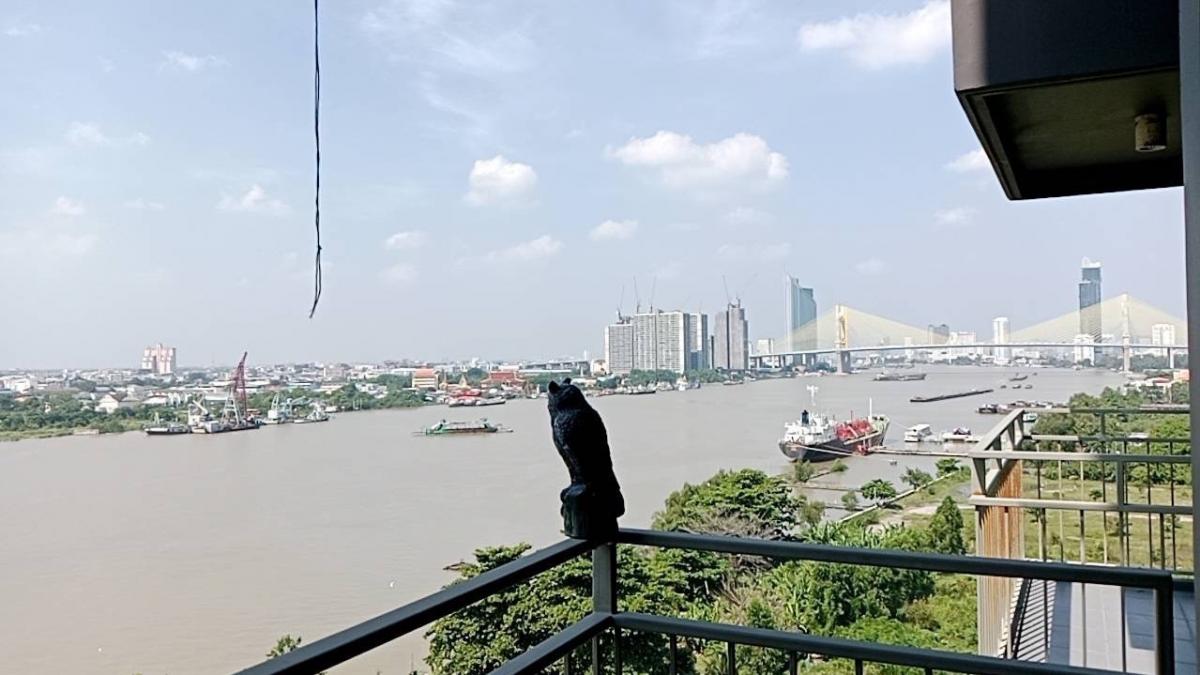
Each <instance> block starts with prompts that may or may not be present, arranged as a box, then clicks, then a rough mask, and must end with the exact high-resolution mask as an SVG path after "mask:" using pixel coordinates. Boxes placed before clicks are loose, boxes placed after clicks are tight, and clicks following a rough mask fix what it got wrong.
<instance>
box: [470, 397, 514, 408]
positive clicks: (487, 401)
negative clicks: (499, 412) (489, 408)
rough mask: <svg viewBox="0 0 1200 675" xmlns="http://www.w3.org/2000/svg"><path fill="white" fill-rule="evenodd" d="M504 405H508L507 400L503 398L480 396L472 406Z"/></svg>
mask: <svg viewBox="0 0 1200 675" xmlns="http://www.w3.org/2000/svg"><path fill="white" fill-rule="evenodd" d="M505 403H508V399H506V398H504V397H503V396H481V397H478V398H476V399H475V404H474V405H475V406H476V407H478V406H485V405H504V404H505Z"/></svg>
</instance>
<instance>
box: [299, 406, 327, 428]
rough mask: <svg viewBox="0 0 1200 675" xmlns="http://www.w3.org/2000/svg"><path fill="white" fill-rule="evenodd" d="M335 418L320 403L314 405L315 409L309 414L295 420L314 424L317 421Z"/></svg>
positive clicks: (300, 422)
mask: <svg viewBox="0 0 1200 675" xmlns="http://www.w3.org/2000/svg"><path fill="white" fill-rule="evenodd" d="M331 419H333V418H332V417H330V416H329V413H327V412H325V408H323V407H322V406H320V405H314V406H313V409H312V410H311V411H309V413H308V414H307V415H305V416H304V417H301V418H299V419H297V420H294V422H295V423H296V424H314V423H316V422H328V421H329V420H331Z"/></svg>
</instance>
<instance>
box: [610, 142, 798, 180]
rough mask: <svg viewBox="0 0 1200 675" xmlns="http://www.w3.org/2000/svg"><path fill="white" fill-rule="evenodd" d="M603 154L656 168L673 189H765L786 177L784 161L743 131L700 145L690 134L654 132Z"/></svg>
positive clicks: (627, 162) (785, 160)
mask: <svg viewBox="0 0 1200 675" xmlns="http://www.w3.org/2000/svg"><path fill="white" fill-rule="evenodd" d="M607 153H608V155H609V156H610V157H612V158H614V159H616V160H618V161H620V162H621V163H623V164H626V165H629V166H640V167H646V168H650V169H655V170H657V172H658V173H659V176H660V178H661V179H662V181H663V183H664V184H666V185H667V186H668V187H671V188H677V189H685V190H687V189H706V188H716V189H734V188H746V187H749V188H755V189H765V188H770V187H772V186H774V185H777V184H779V183H780V182H781V181H783V179H785V178H787V176H788V161H787V158H786V157H784V156H783V155H782V154H780V153H778V152H775V151H773V150H771V148H770V147H769V146H768V145H767V142H766V141H765V140H763V139H762V137H760V136H755V135H754V134H747V133H738V134H734V135H733V136H730V137H729V138H726V139H723V140H720V141H716V142H715V143H707V144H701V143H697V142H696V141H694V140H693V139H692V137H691V136H685V135H683V134H679V133H676V132H674V131H659V132H658V133H656V134H654V135H653V136H650V137H648V138H631V139H630V140H629V142H628V143H626V144H625V145H622V146H621V147H619V148H616V149H612V148H609V149H608V150H607Z"/></svg>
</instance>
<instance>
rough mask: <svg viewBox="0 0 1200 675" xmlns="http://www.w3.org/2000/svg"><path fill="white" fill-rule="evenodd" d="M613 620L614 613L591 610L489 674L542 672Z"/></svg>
mask: <svg viewBox="0 0 1200 675" xmlns="http://www.w3.org/2000/svg"><path fill="white" fill-rule="evenodd" d="M612 624H613V615H612V614H597V613H592V614H588V615H587V616H585V617H583V618H582V619H580V620H579V621H577V622H576V623H573V624H571V625H570V626H567V627H566V628H564V629H563V630H561V631H559V632H557V633H555V634H554V635H551V636H550V637H548V638H546V639H545V640H543V641H541V642H539V643H538V644H537V645H536V646H534V647H531V648H530V649H529V650H528V651H526V652H525V653H523V654H521V655H519V656H516V657H514V658H512V659H510V660H509V661H507V662H505V664H504V665H502V666H500V667H499V668H497V669H495V670H493V671H492V672H491V674H490V675H525V674H526V673H540V672H542V671H543V670H544V669H545V668H546V667H547V666H549V665H551V664H552V663H554V662H555V661H557V660H559V659H561V658H562V657H564V656H566V655H567V654H568V653H569V652H570V651H571V650H572V649H575V648H576V647H578V646H580V645H582V644H584V643H585V642H587V641H588V640H590V639H592V637H593V636H596V635H599V634H600V633H603V632H604V631H605V629H607V628H608V627H609V626H611V625H612Z"/></svg>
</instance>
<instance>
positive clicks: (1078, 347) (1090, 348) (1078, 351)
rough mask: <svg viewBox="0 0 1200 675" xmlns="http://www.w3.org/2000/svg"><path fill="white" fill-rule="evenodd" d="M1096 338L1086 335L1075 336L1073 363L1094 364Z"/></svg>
mask: <svg viewBox="0 0 1200 675" xmlns="http://www.w3.org/2000/svg"><path fill="white" fill-rule="evenodd" d="M1095 345H1096V338H1094V337H1092V336H1091V335H1090V334H1088V333H1080V334H1078V335H1076V336H1075V363H1083V362H1085V361H1086V362H1088V363H1091V364H1095V363H1096V346H1095Z"/></svg>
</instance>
